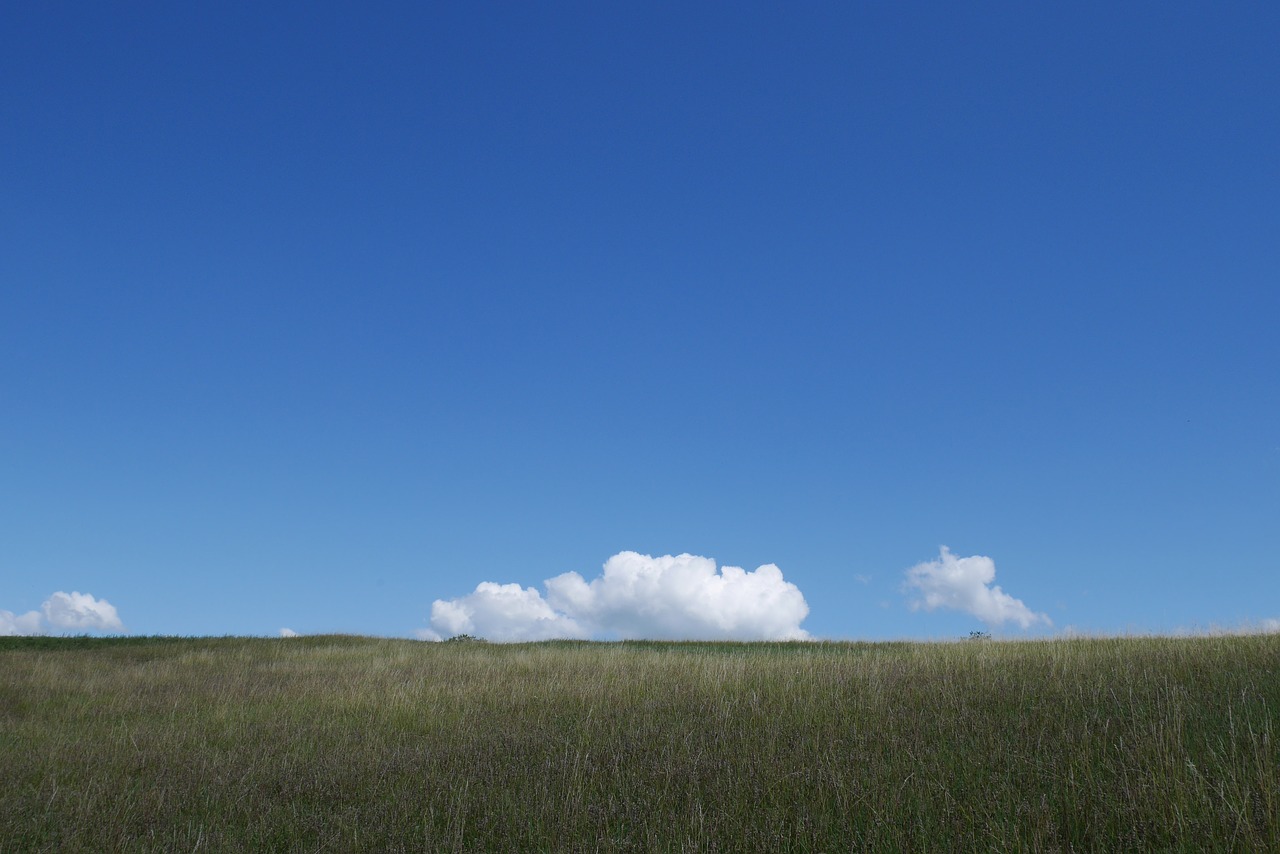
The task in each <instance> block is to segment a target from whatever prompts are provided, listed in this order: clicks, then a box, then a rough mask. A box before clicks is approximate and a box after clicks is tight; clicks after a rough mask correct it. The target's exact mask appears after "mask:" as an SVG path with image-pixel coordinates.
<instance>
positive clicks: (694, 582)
mask: <svg viewBox="0 0 1280 854" xmlns="http://www.w3.org/2000/svg"><path fill="white" fill-rule="evenodd" d="M544 586H545V589H546V595H545V596H543V594H542V593H541V592H539V591H538V590H537V589H536V588H533V587H521V586H520V585H519V584H495V583H493V582H490V581H486V582H483V583H481V584H480V585H479V586H478V587H476V589H475V591H474V592H472V593H470V594H468V595H466V596H462V597H460V598H456V599H448V600H445V599H437V600H436V601H435V602H434V603H433V604H432V606H431V628H430V629H424V630H421V631H419V632H418V633H417V634H418V637H420V638H423V639H427V640H438V639H440V638H442V637H451V636H453V635H459V634H472V635H479V636H481V637H485V638H488V639H489V640H495V641H530V640H547V639H550V638H590V637H607V638H622V639H628V638H631V639H634V638H650V639H671V640H801V639H804V638H807V637H808V636H809V635H808V633H807V632H806V631H804V629H802V628H800V623H801V622H802V621H803V620H804V618H805V617H806V616H807V615H808V614H809V606H808V604H806V602H805V601H804V596H803V595H802V594H801V593H800V589H799V588H798V587H796V586H795V585H794V584H792V583H790V582H788V581H786V580H784V579H783V577H782V570H780V569H778V567H776V566H774V565H773V564H765V565H764V566H761V567H758V568H757V569H755V570H754V571H751V572H747V571H746V570H743V569H742V568H741V567H736V566H725V567H720V568H719V569H717V568H716V563H715V561H714V560H712V559H711V558H706V557H698V556H697V555H690V554H682V555H674V556H673V555H664V556H662V557H651V556H649V555H642V554H637V553H636V552H621V553H620V554H616V555H614V556H613V557H611V558H609V560H608V561H606V562H605V564H604V570H603V573H602V574H601V575H599V576H598V577H596V578H593V579H592V580H591V581H587V580H586V579H585V578H583V577H582V576H581V575H579V574H578V573H576V572H566V573H564V574H563V575H558V576H556V577H555V578H551V579H548V580H547V581H546V582H544Z"/></svg>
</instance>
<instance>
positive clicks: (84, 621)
mask: <svg viewBox="0 0 1280 854" xmlns="http://www.w3.org/2000/svg"><path fill="white" fill-rule="evenodd" d="M58 630H61V631H64V632H76V633H83V632H123V631H124V623H122V622H120V615H119V614H118V613H117V612H116V607H115V606H114V605H112V604H111V603H110V602H108V601H107V600H106V599H95V598H94V597H93V596H91V595H90V594H88V593H80V592H72V593H65V592H63V591H61V590H59V591H58V592H57V593H54V594H53V595H52V596H50V597H49V598H48V599H46V600H45V602H44V604H43V605H41V606H40V610H39V611H28V612H27V613H25V614H14V613H13V612H12V611H0V635H47V634H50V633H51V632H53V631H58Z"/></svg>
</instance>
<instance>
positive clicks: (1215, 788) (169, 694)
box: [0, 635, 1280, 852]
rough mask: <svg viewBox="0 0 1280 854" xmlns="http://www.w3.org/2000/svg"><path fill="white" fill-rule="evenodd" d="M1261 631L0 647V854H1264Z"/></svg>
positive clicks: (1276, 788) (26, 643) (1271, 844)
mask: <svg viewBox="0 0 1280 854" xmlns="http://www.w3.org/2000/svg"><path fill="white" fill-rule="evenodd" d="M1278 718H1280V635H1270V636H1265V635H1258V636H1237V637H1203V638H1182V639H1170V638H1131V639H1072V640H1049V641H1029V642H994V641H959V642H956V643H937V644H914V643H792V644H763V643H760V644H711V643H705V644H704V643H608V644H605V643H574V642H552V643H539V644H524V645H496V644H483V643H440V644H429V643H420V642H414V641H399V640H382V639H370V638H354V637H304V638H288V639H249V638H205V639H201V638H187V639H179V638H168V639H166V638H118V639H99V640H94V639H88V638H63V639H54V638H0V805H2V807H0V850H2V851H5V852H9V851H94V852H100V851H144V850H145V851H159V850H163V851H196V850H200V851H356V850H374V851H423V850H427V851H626V850H638V851H850V850H866V851H895V850H896V851H962V850H973V851H978V850H981V851H995V850H1001V851H1004V850H1024V851H1121V850H1182V851H1207V850H1209V851H1211V850H1219V851H1268V850H1270V851H1277V850H1280V743H1278V742H1277V735H1278V733H1277V729H1278V725H1277V724H1278Z"/></svg>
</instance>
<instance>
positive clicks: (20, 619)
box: [0, 611, 45, 637]
mask: <svg viewBox="0 0 1280 854" xmlns="http://www.w3.org/2000/svg"><path fill="white" fill-rule="evenodd" d="M43 622H44V617H43V615H42V614H41V613H40V612H39V611H28V612H27V613H25V614H15V613H13V612H12V611H0V637H6V636H9V635H42V634H44V633H45V632H44V630H43V625H42V624H43Z"/></svg>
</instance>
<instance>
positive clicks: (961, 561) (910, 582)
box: [903, 546, 1053, 629]
mask: <svg viewBox="0 0 1280 854" xmlns="http://www.w3.org/2000/svg"><path fill="white" fill-rule="evenodd" d="M906 577H907V580H906V583H905V584H904V585H903V586H904V590H906V591H907V592H910V591H917V594H918V595H917V597H916V598H914V599H912V600H911V602H910V605H911V610H913V611H917V610H920V609H921V608H923V609H924V610H926V611H933V610H936V609H938V608H947V609H950V610H954V611H963V612H965V613H966V614H971V615H972V616H974V617H977V618H978V619H979V620H982V621H983V622H984V623H986V624H987V625H990V626H998V625H1002V624H1004V623H1006V622H1014V623H1017V624H1018V625H1019V626H1020V627H1022V628H1023V629H1029V628H1031V627H1032V626H1033V625H1035V624H1037V623H1043V624H1044V625H1046V626H1051V625H1053V623H1052V621H1051V620H1050V619H1049V616H1048V615H1047V614H1043V613H1036V612H1034V611H1032V610H1031V609H1030V608H1028V607H1027V606H1026V605H1025V604H1023V602H1022V600H1020V599H1015V598H1013V597H1012V596H1010V595H1009V594H1007V593H1005V592H1004V591H1003V590H1001V589H1000V588H999V586H992V582H993V581H995V578H996V564H995V561H993V560H992V559H991V558H989V557H983V556H981V555H974V556H972V557H961V558H958V557H956V556H955V555H953V554H952V553H951V551H950V550H949V549H948V548H947V547H946V546H943V547H942V550H941V553H940V555H939V557H938V559H937V560H934V561H928V562H926V563H920V564H917V565H915V566H913V567H911V568H910V569H908V570H907V571H906Z"/></svg>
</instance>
